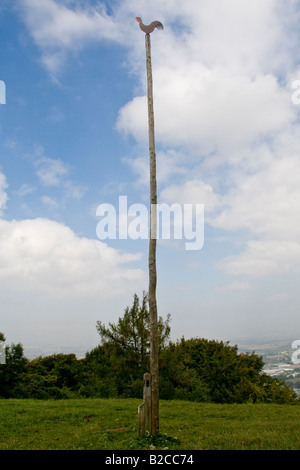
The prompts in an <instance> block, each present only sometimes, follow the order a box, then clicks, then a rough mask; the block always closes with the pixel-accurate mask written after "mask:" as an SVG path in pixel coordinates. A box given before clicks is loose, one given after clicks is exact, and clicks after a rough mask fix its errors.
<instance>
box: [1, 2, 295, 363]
mask: <svg viewBox="0 0 300 470" xmlns="http://www.w3.org/2000/svg"><path fill="white" fill-rule="evenodd" d="M136 16H141V17H142V19H143V21H144V23H145V24H149V23H151V22H152V21H153V20H159V21H161V22H162V23H163V25H164V30H163V31H161V30H157V29H155V30H154V32H153V33H152V34H151V52H152V68H153V93H154V112H155V138H156V157H157V191H158V201H159V203H165V204H168V205H169V207H170V206H171V205H172V204H180V205H181V207H184V206H183V205H184V204H193V205H195V204H199V205H204V243H203V246H202V247H201V249H197V250H187V249H186V245H185V241H184V240H183V239H182V240H177V239H174V237H173V238H172V237H171V239H170V240H158V244H157V276H158V284H157V303H158V314H159V315H160V316H162V317H163V318H166V316H167V315H168V314H169V313H170V314H171V339H172V340H174V341H175V340H177V339H179V338H181V337H182V336H184V337H185V338H186V339H188V338H192V337H200V338H207V339H216V340H222V341H230V342H233V343H234V344H236V343H238V344H243V343H245V342H255V341H273V340H275V339H276V340H279V339H282V338H284V339H286V338H288V339H289V340H291V341H292V340H297V339H298V338H300V315H299V306H300V289H299V281H300V222H299V220H300V218H299V212H300V103H299V101H300V100H297V99H295V96H296V95H295V93H296V91H297V80H300V30H299V24H300V21H299V20H300V6H299V2H298V1H296V0H284V1H283V0H264V1H263V2H262V1H261V0H252V1H251V2H248V1H245V0H186V1H185V2H178V1H175V0H152V1H151V2H149V1H146V0H112V1H110V2H108V1H94V0H15V1H14V2H11V1H10V0H1V5H0V39H1V54H0V80H1V81H2V83H4V84H5V103H4V102H3V101H4V100H3V96H2V100H1V99H0V101H2V103H1V104H0V299H1V307H0V309H1V310H0V331H1V332H3V333H4V334H5V337H6V340H7V342H8V343H11V342H12V343H15V344H16V343H19V342H21V343H22V345H23V347H24V349H25V355H26V352H27V351H28V352H29V351H30V350H32V349H34V348H42V349H44V350H46V349H47V348H48V349H47V350H49V351H50V350H51V352H52V353H55V352H59V351H60V350H61V349H62V348H64V350H69V351H70V352H72V351H75V349H76V348H82V349H84V350H86V351H89V350H91V349H92V348H94V347H95V346H97V344H99V341H100V338H99V335H98V334H97V331H96V322H97V321H98V320H100V321H101V322H103V323H105V324H106V325H108V323H109V322H113V323H114V322H116V321H117V319H118V318H119V317H120V316H122V315H123V312H124V310H125V308H126V307H127V306H130V305H131V304H132V301H133V296H134V294H135V293H136V294H137V295H138V296H139V297H140V298H141V297H142V293H143V291H147V289H148V240H146V239H142V238H140V239H139V238H138V239H136V240H134V239H131V238H127V239H126V238H123V239H120V237H116V238H115V239H110V238H107V239H100V238H99V236H98V233H97V225H98V223H99V220H100V218H99V212H97V208H99V206H101V205H102V204H110V205H111V206H114V207H115V208H116V213H118V207H119V206H118V204H119V200H120V199H119V198H120V197H121V196H123V197H125V196H126V198H127V201H128V206H130V205H132V204H143V205H144V206H146V207H148V204H149V152H148V121H147V82H146V55H145V38H144V33H143V32H142V31H141V30H140V29H139V25H138V23H137V22H136V21H135V17H136ZM298 86H299V84H298ZM194 222H195V221H194Z"/></svg>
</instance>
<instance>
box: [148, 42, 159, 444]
mask: <svg viewBox="0 0 300 470" xmlns="http://www.w3.org/2000/svg"><path fill="white" fill-rule="evenodd" d="M145 43H146V63H147V93H148V126H149V155H150V240H149V290H148V297H149V314H150V374H151V433H152V434H153V435H155V434H156V433H157V432H158V430H159V384H158V331H157V302H156V283H157V274H156V238H157V233H156V232H157V226H156V224H157V183H156V154H155V136H154V108H153V85H152V64H151V43H150V34H149V33H146V36H145Z"/></svg>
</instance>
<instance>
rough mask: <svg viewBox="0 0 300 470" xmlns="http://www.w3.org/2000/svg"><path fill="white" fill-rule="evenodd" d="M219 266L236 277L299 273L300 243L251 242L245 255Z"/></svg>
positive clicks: (248, 243)
mask: <svg viewBox="0 0 300 470" xmlns="http://www.w3.org/2000/svg"><path fill="white" fill-rule="evenodd" d="M219 266H220V268H223V269H225V270H226V271H227V272H228V273H229V274H231V275H234V276H236V275H246V276H250V277H262V276H267V275H271V274H281V273H285V274H286V273H299V272H300V243H298V242H297V241H284V240H282V241H279V240H267V241H266V240H262V241H256V240H253V241H249V242H247V246H246V250H245V251H244V252H243V253H241V254H238V255H235V256H229V257H227V258H225V259H223V260H222V261H221V262H220V263H219Z"/></svg>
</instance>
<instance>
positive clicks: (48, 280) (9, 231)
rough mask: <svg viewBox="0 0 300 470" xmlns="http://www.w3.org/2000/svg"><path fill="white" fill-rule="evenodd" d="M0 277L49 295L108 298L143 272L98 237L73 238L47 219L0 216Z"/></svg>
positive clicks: (141, 280)
mask: <svg viewBox="0 0 300 470" xmlns="http://www.w3.org/2000/svg"><path fill="white" fill-rule="evenodd" d="M0 233H1V238H0V280H1V285H2V286H6V287H7V288H10V289H14V286H16V285H17V286H18V289H21V290H26V291H28V292H30V290H32V291H38V292H45V293H47V294H50V295H52V296H54V297H57V296H58V297H68V296H69V297H70V296H72V297H77V296H79V297H80V296H94V297H97V298H109V297H113V296H117V295H120V294H121V295H122V294H124V293H126V292H127V291H128V290H134V289H135V288H136V287H137V286H141V285H143V283H144V281H145V279H144V273H143V272H142V271H141V270H140V269H135V268H130V267H128V266H127V264H128V263H131V262H134V261H137V260H139V259H140V255H139V254H129V253H122V252H120V251H118V250H116V249H113V248H110V247H108V246H107V245H106V244H105V243H103V242H101V241H99V240H92V239H87V238H80V237H78V236H77V235H76V234H75V233H74V232H73V231H72V230H71V229H70V228H68V227H67V226H65V225H63V224H61V223H58V222H54V221H51V220H48V219H41V218H40V219H34V220H21V221H15V220H14V221H4V220H0Z"/></svg>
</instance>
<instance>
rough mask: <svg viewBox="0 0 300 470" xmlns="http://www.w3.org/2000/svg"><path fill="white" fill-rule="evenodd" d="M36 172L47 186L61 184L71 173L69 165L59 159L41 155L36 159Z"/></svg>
mask: <svg viewBox="0 0 300 470" xmlns="http://www.w3.org/2000/svg"><path fill="white" fill-rule="evenodd" d="M35 166H36V168H37V170H36V174H37V176H38V177H39V179H40V181H41V182H42V183H43V184H44V185H45V186H59V185H60V184H61V181H62V178H63V177H65V176H67V175H68V173H69V169H68V166H67V165H66V164H65V163H64V162H62V161H61V160H59V159H57V160H54V159H52V158H47V157H41V158H39V159H37V160H36V161H35Z"/></svg>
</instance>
